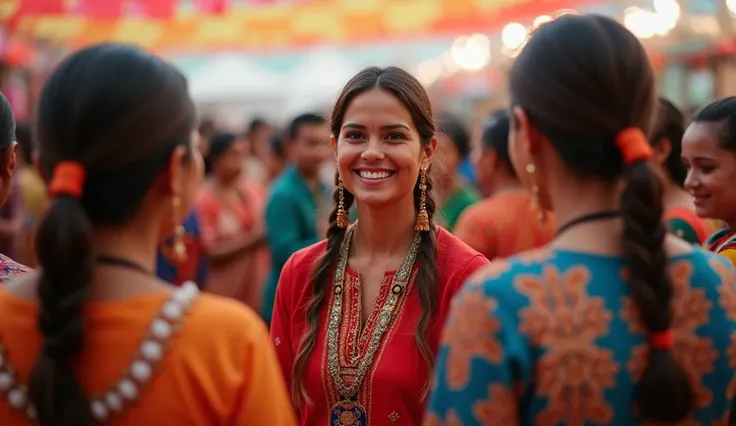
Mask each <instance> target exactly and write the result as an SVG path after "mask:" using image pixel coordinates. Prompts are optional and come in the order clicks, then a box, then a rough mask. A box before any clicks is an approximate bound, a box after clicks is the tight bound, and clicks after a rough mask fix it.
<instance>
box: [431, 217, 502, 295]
mask: <svg viewBox="0 0 736 426" xmlns="http://www.w3.org/2000/svg"><path fill="white" fill-rule="evenodd" d="M489 263H490V262H489V261H488V259H486V257H485V256H483V255H482V254H480V253H479V252H478V251H476V250H475V249H473V248H471V247H470V246H469V245H467V244H465V243H464V242H463V241H462V240H460V239H459V238H457V237H456V236H454V235H452V234H451V233H450V232H449V231H448V230H446V229H445V228H442V227H439V228H438V229H437V269H438V270H439V271H440V277H441V279H440V281H442V282H454V281H461V284H462V281H465V280H466V279H468V278H469V277H470V276H471V275H472V274H473V273H474V272H475V271H477V270H478V269H480V268H483V267H484V266H486V265H488V264H489Z"/></svg>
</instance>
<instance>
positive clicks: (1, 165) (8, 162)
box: [0, 93, 16, 206]
mask: <svg viewBox="0 0 736 426" xmlns="http://www.w3.org/2000/svg"><path fill="white" fill-rule="evenodd" d="M15 133H16V126H15V117H14V116H13V110H12V108H11V107H10V102H9V101H8V98H6V97H5V96H4V95H3V94H2V93H0V206H2V205H3V204H5V202H6V201H7V200H8V197H9V196H10V192H11V188H12V181H13V175H14V173H15V159H16V157H15V140H16V136H15Z"/></svg>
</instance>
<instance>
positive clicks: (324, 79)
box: [286, 48, 358, 114]
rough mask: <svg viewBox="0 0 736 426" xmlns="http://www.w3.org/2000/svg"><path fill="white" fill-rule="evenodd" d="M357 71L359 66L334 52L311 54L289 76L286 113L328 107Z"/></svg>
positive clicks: (327, 50) (323, 50) (326, 50)
mask: <svg viewBox="0 0 736 426" xmlns="http://www.w3.org/2000/svg"><path fill="white" fill-rule="evenodd" d="M357 71H358V67H356V66H355V65H354V64H353V63H351V61H350V60H349V59H348V58H347V57H346V56H345V55H343V54H341V53H340V52H339V51H338V50H336V49H328V48H324V49H321V50H315V51H312V52H310V53H309V54H308V55H306V56H305V57H304V60H303V61H302V63H301V64H300V65H299V66H298V67H297V68H296V69H294V70H292V71H291V72H290V73H289V85H288V86H289V88H290V90H289V91H288V93H287V98H286V113H287V114H298V113H300V112H303V111H304V110H323V109H325V108H331V107H332V104H334V102H335V99H336V98H337V95H338V94H339V93H340V90H341V89H342V87H343V86H344V85H345V83H347V81H348V80H349V79H350V78H351V77H352V76H353V75H354V74H355V73H356V72H357Z"/></svg>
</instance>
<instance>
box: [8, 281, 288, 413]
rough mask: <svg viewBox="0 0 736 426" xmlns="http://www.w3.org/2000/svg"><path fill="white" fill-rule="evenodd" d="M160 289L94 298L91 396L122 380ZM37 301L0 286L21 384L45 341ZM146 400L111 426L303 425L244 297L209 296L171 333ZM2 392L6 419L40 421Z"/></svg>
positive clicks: (11, 358) (89, 320)
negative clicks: (122, 296)
mask: <svg viewBox="0 0 736 426" xmlns="http://www.w3.org/2000/svg"><path fill="white" fill-rule="evenodd" d="M169 297H170V294H168V293H154V294H151V295H147V296H142V297H138V298H134V299H129V300H123V301H101V302H90V303H89V304H88V305H87V307H86V309H85V326H86V329H87V334H86V340H85V347H84V349H83V351H82V353H81V355H80V356H79V357H78V358H77V360H76V363H75V366H74V369H75V371H76V376H77V378H78V380H79V381H80V383H81V385H82V387H83V388H84V389H85V390H87V394H88V395H98V394H102V393H104V392H105V391H106V390H107V389H109V388H110V386H111V385H112V384H114V383H116V382H117V381H118V380H120V372H121V370H124V369H125V368H127V367H128V366H129V365H130V364H131V362H132V360H133V357H134V355H135V354H136V353H137V352H138V350H139V348H140V347H141V340H142V337H143V336H144V335H146V333H147V331H148V329H149V327H150V326H151V322H152V320H153V319H154V318H155V317H156V316H157V315H158V313H159V311H160V310H161V308H162V306H163V304H164V303H165V302H166V301H167V300H168V299H169ZM37 311H38V308H37V305H36V303H35V302H32V301H28V300H24V299H19V298H17V297H16V296H13V295H11V294H9V293H8V292H7V291H6V290H5V289H4V288H3V287H0V312H2V315H0V336H1V337H0V344H1V345H2V346H3V347H4V348H6V349H5V352H4V354H3V355H4V360H5V361H6V362H9V363H10V364H12V365H13V366H15V368H16V370H17V377H18V379H19V381H20V383H23V384H25V383H27V382H28V377H29V374H30V371H31V368H32V367H33V364H34V363H35V360H36V357H37V354H38V353H39V350H40V348H41V343H42V337H41V335H40V333H39V332H38V330H37V326H36V321H37V320H36V316H37ZM159 367H160V368H158V369H155V370H154V373H153V375H152V376H151V379H150V381H149V383H148V385H147V386H146V387H143V388H142V389H141V390H140V391H139V398H138V401H137V402H136V403H134V404H131V405H126V406H125V409H124V410H123V412H122V414H121V415H119V416H113V417H112V418H111V420H110V421H108V422H107V423H106V424H108V425H113V426H123V425H130V426H140V425H151V424H155V425H156V426H168V425H171V426H185V425H192V426H214V425H241V426H246V425H277V426H293V425H295V424H296V421H295V418H294V414H293V411H292V407H291V403H290V401H289V398H288V396H287V391H286V388H285V386H284V384H283V379H282V375H281V372H280V370H279V367H278V364H277V361H276V357H275V354H274V350H273V346H272V345H271V344H270V342H269V338H268V332H267V330H266V328H265V326H264V324H263V323H262V322H261V320H260V319H259V318H258V317H257V316H256V315H255V314H254V313H253V312H252V311H251V310H249V309H247V308H245V307H243V306H242V305H240V304H239V303H237V302H235V301H231V300H227V299H225V298H222V297H219V296H213V295H208V294H200V295H198V296H197V299H195V301H194V304H193V306H192V308H191V310H190V311H189V313H187V314H186V315H185V317H184V318H183V320H182V323H181V329H180V331H179V332H178V333H177V334H175V335H174V336H173V338H172V339H171V347H170V349H169V350H168V351H166V352H164V355H163V359H162V361H161V364H159ZM32 424H33V423H31V421H30V420H29V419H28V417H27V416H26V414H25V412H23V411H15V410H13V409H12V408H11V407H10V405H9V402H8V400H7V399H6V397H5V396H4V394H2V393H0V425H4V426H21V425H32Z"/></svg>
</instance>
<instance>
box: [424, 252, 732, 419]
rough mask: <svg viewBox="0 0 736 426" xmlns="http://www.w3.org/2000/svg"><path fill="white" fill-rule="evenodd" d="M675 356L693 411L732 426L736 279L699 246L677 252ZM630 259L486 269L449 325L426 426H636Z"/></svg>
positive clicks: (637, 354) (547, 258)
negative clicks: (687, 379) (688, 381)
mask: <svg viewBox="0 0 736 426" xmlns="http://www.w3.org/2000/svg"><path fill="white" fill-rule="evenodd" d="M669 269H670V274H671V277H672V284H673V286H674V296H673V300H672V307H673V310H674V312H673V313H674V317H673V327H672V331H673V334H674V340H675V346H674V348H673V354H674V356H675V359H676V360H677V361H678V362H679V363H681V365H683V366H684V367H685V369H686V370H687V372H688V373H689V375H690V377H691V379H692V384H693V389H694V391H695V395H696V404H697V409H696V410H695V412H694V413H693V416H692V419H688V421H685V422H683V423H682V424H687V425H703V426H705V425H725V424H727V423H726V418H727V415H728V413H729V411H730V408H731V400H732V396H733V391H734V390H735V389H736V380H734V377H735V376H734V367H736V272H735V271H734V268H733V266H732V265H731V264H730V262H728V260H726V259H724V258H721V257H718V256H716V255H713V254H711V253H708V252H706V251H704V250H701V249H695V250H694V251H693V252H691V253H688V254H683V255H678V256H673V258H672V259H671V263H670V267H669ZM625 275H626V269H625V262H624V260H623V259H622V258H620V257H617V256H602V255H594V254H587V253H578V252H570V251H560V250H549V249H544V250H538V251H533V252H528V253H525V254H522V255H519V256H517V257H514V258H511V259H510V260H508V261H497V262H494V263H493V264H492V265H491V266H489V267H488V268H487V269H486V270H484V271H481V272H479V273H478V274H477V275H476V276H475V277H474V278H473V279H471V280H470V282H469V283H467V284H466V285H465V287H464V289H463V290H462V291H461V292H460V293H459V294H458V296H456V298H455V300H454V301H453V307H452V310H451V313H450V316H449V319H448V322H447V324H446V326H445V331H444V333H443V338H442V346H441V349H440V351H439V355H438V359H437V368H436V372H435V380H434V384H433V389H432V395H431V397H430V402H429V413H428V415H427V418H426V420H425V426H429V425H448V426H449V425H452V426H460V425H463V426H473V425H504V426H508V425H539V426H546V425H575V426H583V425H604V424H605V425H621V426H624V425H635V424H642V421H641V420H642V419H640V418H639V417H638V416H637V414H636V411H635V410H634V408H633V400H634V388H635V386H636V383H637V380H638V379H637V378H638V377H639V376H640V374H641V372H642V368H643V366H644V365H645V356H646V351H647V345H646V340H645V334H644V333H643V330H642V327H641V325H640V323H639V322H638V320H637V312H636V309H635V308H634V306H633V303H632V300H631V293H630V291H629V288H628V287H627V285H626V283H625V281H624V279H623V277H625Z"/></svg>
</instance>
